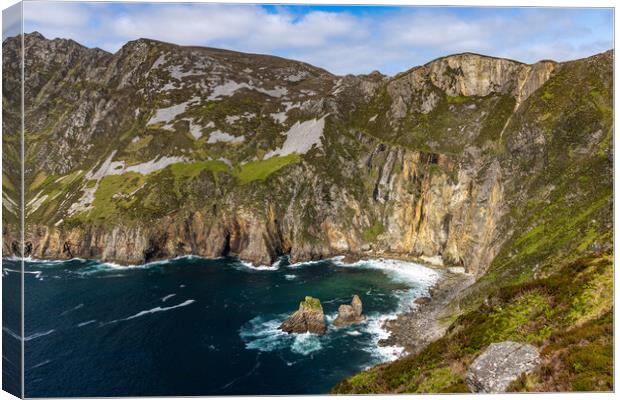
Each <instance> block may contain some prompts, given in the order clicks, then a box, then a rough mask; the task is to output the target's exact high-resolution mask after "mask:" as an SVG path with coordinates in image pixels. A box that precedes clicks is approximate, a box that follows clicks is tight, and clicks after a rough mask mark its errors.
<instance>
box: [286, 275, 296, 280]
mask: <svg viewBox="0 0 620 400" xmlns="http://www.w3.org/2000/svg"><path fill="white" fill-rule="evenodd" d="M284 279H286V280H287V281H293V280H295V279H297V275H292V274H286V275H284Z"/></svg>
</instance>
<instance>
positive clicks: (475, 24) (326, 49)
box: [24, 2, 613, 75]
mask: <svg viewBox="0 0 620 400" xmlns="http://www.w3.org/2000/svg"><path fill="white" fill-rule="evenodd" d="M24 30H25V31H26V32H31V31H34V30H37V31H39V32H41V33H42V34H43V35H45V36H46V37H49V38H54V37H64V38H72V39H74V40H76V41H78V42H80V43H82V44H84V45H86V46H89V47H100V48H103V49H105V50H107V51H111V52H114V51H117V50H118V49H119V48H120V47H121V46H122V45H123V44H124V43H126V42H127V41H129V40H133V39H136V38H140V37H148V38H152V39H159V40H163V41H168V42H173V43H177V44H184V45H205V46H211V47H223V48H228V49H233V50H238V51H245V52H254V53H267V54H275V55H279V56H283V57H288V58H294V59H298V60H302V61H306V62H309V63H311V64H313V65H316V66H319V67H323V68H326V69H327V70H329V71H331V72H333V73H337V74H347V73H354V74H357V73H369V72H371V71H373V70H379V71H381V72H383V73H385V74H390V75H392V74H395V73H398V72H401V71H404V70H407V69H409V68H411V67H413V66H416V65H420V64H423V63H425V62H428V61H430V60H432V59H434V58H437V57H441V56H444V55H447V54H452V53H459V52H465V51H471V52H477V53H483V54H488V55H493V56H498V57H507V58H512V59H516V60H519V61H523V62H535V61H538V60H541V59H554V60H558V61H564V60H570V59H575V58H580V57H585V56H589V55H592V54H595V53H598V52H601V51H605V50H607V49H610V48H612V47H613V11H612V9H601V8H599V9H595V8H589V9H584V8H481V7H478V8H463V7H386V6H294V5H290V6H265V5H234V4H232V5H230V4H229V5H218V4H182V3H181V4H170V3H168V4H157V3H151V4H144V3H142V4H138V3H70V2H66V3H55V2H26V3H25V4H24Z"/></svg>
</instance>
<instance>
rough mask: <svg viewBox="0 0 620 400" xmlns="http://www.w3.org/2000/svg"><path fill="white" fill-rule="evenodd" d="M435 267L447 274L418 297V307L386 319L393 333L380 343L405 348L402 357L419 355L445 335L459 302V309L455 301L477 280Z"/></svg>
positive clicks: (416, 302) (385, 327) (416, 301)
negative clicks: (427, 291) (424, 295)
mask: <svg viewBox="0 0 620 400" xmlns="http://www.w3.org/2000/svg"><path fill="white" fill-rule="evenodd" d="M427 267H428V266H427ZM431 268H434V269H440V270H441V271H442V272H443V276H442V278H440V279H439V280H438V281H437V282H436V283H435V284H434V285H433V286H431V287H430V288H429V295H428V296H427V297H419V298H417V299H416V300H414V303H415V304H416V306H415V307H413V308H412V309H409V310H407V311H404V312H402V313H400V314H398V315H397V317H396V318H394V319H391V320H387V321H385V322H384V324H383V326H382V328H383V329H385V330H387V331H388V332H389V333H390V336H389V337H388V338H387V339H381V340H380V341H379V343H378V346H382V347H388V346H399V347H402V348H404V352H403V353H402V355H400V356H399V357H398V359H401V358H404V357H407V356H409V355H415V354H418V353H419V352H421V351H422V350H424V348H426V346H428V345H429V344H430V343H431V342H434V341H435V340H437V339H439V338H440V337H442V336H443V335H444V333H445V332H446V330H447V329H448V328H449V326H450V325H451V323H452V321H453V316H454V315H455V314H456V313H457V312H458V305H457V307H456V309H454V307H451V303H452V301H453V300H454V299H455V298H456V297H457V296H458V295H459V294H461V293H462V292H463V291H464V290H465V289H467V288H468V287H469V286H471V285H472V284H473V283H474V282H475V280H476V279H475V277H474V275H470V274H466V273H456V272H452V271H450V270H449V269H448V267H443V268H440V267H431Z"/></svg>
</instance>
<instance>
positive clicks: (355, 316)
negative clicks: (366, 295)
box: [334, 295, 366, 326]
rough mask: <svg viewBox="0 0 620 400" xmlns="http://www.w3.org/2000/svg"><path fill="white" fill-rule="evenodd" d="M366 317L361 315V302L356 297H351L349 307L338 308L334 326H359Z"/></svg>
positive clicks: (346, 305)
mask: <svg viewBox="0 0 620 400" xmlns="http://www.w3.org/2000/svg"><path fill="white" fill-rule="evenodd" d="M365 319H366V317H365V316H364V314H362V300H361V299H360V298H359V296H358V295H353V300H352V301H351V305H348V304H342V305H341V306H340V307H338V317H336V319H335V320H334V325H335V326H347V325H353V324H359V323H360V322H362V321H364V320H365Z"/></svg>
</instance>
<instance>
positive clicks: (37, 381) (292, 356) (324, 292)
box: [3, 257, 436, 397]
mask: <svg viewBox="0 0 620 400" xmlns="http://www.w3.org/2000/svg"><path fill="white" fill-rule="evenodd" d="M12 264H15V265H12ZM4 267H5V268H4V271H3V275H4V276H3V279H4V280H5V281H4V283H5V284H8V285H11V283H14V282H18V281H19V273H17V272H13V271H11V269H13V270H18V269H19V264H18V262H14V261H7V260H5V262H4ZM26 272H27V273H26V274H25V315H26V317H25V365H24V367H25V368H24V371H25V383H26V396H28V397H60V396H82V397H91V396H141V395H142V396H144V395H152V396H161V395H177V396H180V395H227V394H228V395H229V394H237V395H241V394H309V393H326V392H328V391H329V389H330V388H331V387H332V386H333V385H334V384H336V383H337V382H338V381H340V380H341V379H343V378H345V377H347V376H349V375H351V374H353V373H355V372H358V371H360V370H362V369H364V368H366V367H368V366H371V365H374V364H377V363H380V362H384V361H387V360H389V359H391V358H394V357H395V354H396V353H397V352H398V350H399V349H397V348H379V347H378V346H377V341H378V340H379V339H380V338H382V337H385V336H386V332H385V331H383V330H382V329H381V325H382V322H383V321H384V320H385V319H386V318H388V317H389V316H390V315H393V314H394V313H395V312H396V311H398V310H399V309H402V308H403V307H408V306H410V305H411V304H412V300H413V299H414V298H415V297H417V296H419V295H421V294H423V293H424V292H425V291H426V289H427V287H428V286H429V284H430V283H431V282H432V281H434V279H436V273H435V272H433V271H431V270H428V269H426V268H424V267H421V266H417V265H415V264H402V263H397V262H389V261H385V262H360V263H357V264H355V265H344V264H341V263H339V262H337V261H324V262H319V263H311V264H305V265H298V266H286V265H280V266H279V267H273V268H270V269H269V270H256V269H254V268H250V267H248V266H244V265H243V264H242V263H240V262H238V261H236V260H232V259H221V260H207V259H201V258H196V257H191V258H183V259H178V260H172V261H168V262H162V263H156V264H149V265H147V266H142V267H133V268H119V267H117V266H113V265H108V264H100V263H97V262H94V261H84V260H72V261H67V262H28V263H27V264H26ZM353 294H359V295H360V297H361V298H362V301H363V303H364V309H365V313H366V314H367V315H368V317H369V318H368V320H367V321H366V322H365V323H363V324H360V325H357V326H353V327H349V328H342V329H335V328H333V327H330V328H329V330H328V333H327V334H326V335H325V336H322V337H321V336H316V335H311V334H302V335H288V334H285V333H283V332H281V331H279V330H278V329H277V326H278V325H279V324H280V323H281V322H282V321H283V320H284V319H285V318H286V317H287V316H288V315H289V314H290V313H292V312H293V311H295V310H296V308H297V307H298V304H299V301H300V300H301V299H303V297H304V296H306V295H312V296H314V297H318V298H319V299H320V300H321V301H322V303H323V307H324V310H325V313H326V315H327V320H328V321H331V320H333V318H334V317H335V315H336V311H337V308H338V306H339V305H340V304H343V303H348V302H350V300H351V296H352V295H353ZM5 336H6V335H5Z"/></svg>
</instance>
